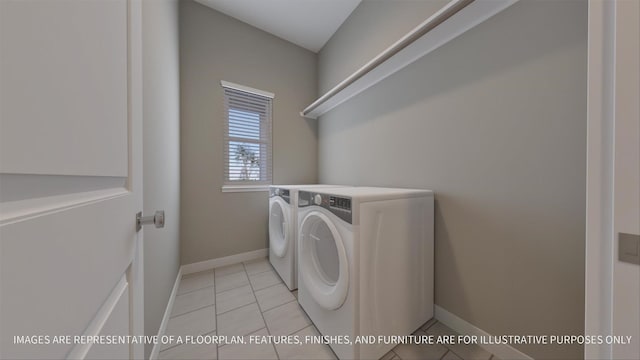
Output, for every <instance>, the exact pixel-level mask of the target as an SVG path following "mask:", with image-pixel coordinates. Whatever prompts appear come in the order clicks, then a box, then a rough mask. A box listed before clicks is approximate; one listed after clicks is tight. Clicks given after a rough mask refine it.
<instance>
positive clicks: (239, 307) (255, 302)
mask: <svg viewBox="0 0 640 360" xmlns="http://www.w3.org/2000/svg"><path fill="white" fill-rule="evenodd" d="M253 297H255V294H254V295H253ZM252 304H256V305H258V310H260V304H258V301H257V300H256V301H252V302H250V303H248V304H244V305H240V306H238V307H235V308H233V309H229V310H227V311H225V312H221V313H219V314H218V313H216V320H217V317H218V315H224V314H227V313H230V312H232V311H234V310H238V309H242V308H243V307H246V306H249V305H252Z"/></svg>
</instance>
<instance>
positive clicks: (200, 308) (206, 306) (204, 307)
mask: <svg viewBox="0 0 640 360" xmlns="http://www.w3.org/2000/svg"><path fill="white" fill-rule="evenodd" d="M209 306H215V303H213V304H209V305H204V306H202V307H199V308H197V309H193V310H189V311H187V312H183V313H182V314H177V315H174V316H171V317H169V320H171V319H174V318H177V317H178V316H182V315H187V314H189V313H192V312H194V311H198V310H202V309H206V308H208V307H209ZM214 311H215V309H214Z"/></svg>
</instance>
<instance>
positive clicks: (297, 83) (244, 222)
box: [180, 1, 318, 264]
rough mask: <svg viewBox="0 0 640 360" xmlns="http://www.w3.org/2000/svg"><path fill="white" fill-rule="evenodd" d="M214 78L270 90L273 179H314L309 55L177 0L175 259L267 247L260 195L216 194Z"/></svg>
mask: <svg viewBox="0 0 640 360" xmlns="http://www.w3.org/2000/svg"><path fill="white" fill-rule="evenodd" d="M220 80H226V81H230V82H234V83H237V84H242V85H246V86H250V87H253V88H257V89H261V90H265V91H269V92H273V93H275V99H274V103H273V181H274V183H315V182H316V181H317V168H318V164H317V147H318V140H317V124H316V122H315V121H313V120H305V119H303V118H301V117H300V115H299V112H300V111H301V110H302V109H303V108H304V107H305V106H307V105H308V104H310V103H311V102H312V101H313V100H314V99H315V97H316V55H315V54H314V53H312V52H310V51H308V50H305V49H303V48H300V47H298V46H296V45H293V44H292V43H289V42H287V41H284V40H282V39H279V38H277V37H275V36H273V35H270V34H267V33H265V32H263V31H261V30H258V29H256V28H254V27H251V26H249V25H247V24H245V23H243V22H240V21H238V20H235V19H233V18H231V17H229V16H226V15H224V14H222V13H219V12H216V11H214V10H212V9H210V8H208V7H205V6H203V5H201V4H198V3H196V2H193V1H180V87H181V95H180V96H181V128H180V132H181V139H182V141H181V160H182V162H181V164H182V167H181V174H182V183H181V184H182V199H181V208H182V222H181V229H182V232H181V239H182V243H181V249H182V251H181V254H182V256H181V259H182V263H183V264H189V263H194V262H198V261H203V260H208V259H212V258H219V257H223V256H229V255H233V254H238V253H242V252H246V251H252V250H257V249H263V248H266V247H267V246H268V229H267V228H268V223H267V218H268V210H267V208H268V193H267V192H266V191H262V192H245V193H222V192H221V187H222V183H223V156H222V155H223V142H222V137H223V129H224V127H223V124H224V123H223V121H224V108H223V92H222V88H221V86H220Z"/></svg>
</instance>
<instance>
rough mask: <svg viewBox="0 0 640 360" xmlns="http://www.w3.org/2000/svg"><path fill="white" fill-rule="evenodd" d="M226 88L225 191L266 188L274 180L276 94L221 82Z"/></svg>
mask: <svg viewBox="0 0 640 360" xmlns="http://www.w3.org/2000/svg"><path fill="white" fill-rule="evenodd" d="M221 84H222V87H223V89H224V115H225V119H224V123H225V132H224V166H225V171H224V176H225V179H224V180H225V181H224V186H223V189H222V190H223V191H252V190H266V189H268V187H267V185H269V184H271V174H272V172H271V163H272V161H271V106H272V102H273V94H271V93H267V92H265V91H261V90H256V89H251V88H248V87H246V86H242V85H236V84H232V83H229V82H226V81H222V82H221Z"/></svg>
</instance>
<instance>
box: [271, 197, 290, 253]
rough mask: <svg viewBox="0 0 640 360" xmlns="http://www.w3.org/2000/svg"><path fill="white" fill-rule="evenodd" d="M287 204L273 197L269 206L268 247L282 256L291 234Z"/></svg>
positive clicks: (287, 246)
mask: <svg viewBox="0 0 640 360" xmlns="http://www.w3.org/2000/svg"><path fill="white" fill-rule="evenodd" d="M290 218H291V216H290V215H289V204H287V203H286V202H285V201H284V200H282V199H280V198H278V197H274V198H273V199H272V201H271V205H270V206H269V247H270V248H271V251H273V253H274V254H275V255H276V256H277V257H283V256H284V255H285V254H286V253H287V249H288V248H289V243H290V242H291V239H290V238H291V234H289V231H288V229H289V224H290V222H291V219H290Z"/></svg>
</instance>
